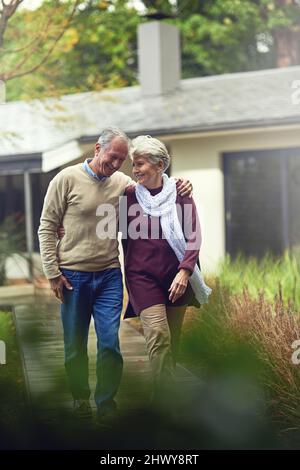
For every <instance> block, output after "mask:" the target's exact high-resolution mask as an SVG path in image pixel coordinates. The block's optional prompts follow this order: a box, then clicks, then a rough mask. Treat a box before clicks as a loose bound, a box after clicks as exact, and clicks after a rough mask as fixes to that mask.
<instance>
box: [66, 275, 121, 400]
mask: <svg viewBox="0 0 300 470" xmlns="http://www.w3.org/2000/svg"><path fill="white" fill-rule="evenodd" d="M61 272H62V273H63V275H64V276H65V277H66V278H67V279H68V281H69V282H70V284H71V285H72V287H73V290H68V289H66V288H65V287H64V289H63V295H64V303H63V304H62V306H61V317H62V323H63V329H64V344H65V367H66V372H67V376H68V380H69V385H70V389H71V393H72V395H73V398H74V399H80V398H89V397H90V387H89V380H88V376H89V370H88V354H87V342H88V333H89V325H90V321H91V315H93V317H94V323H95V330H96V334H97V367H96V373H97V386H96V390H95V402H96V404H97V406H98V407H106V406H108V407H109V406H114V405H115V403H114V400H113V398H114V396H115V394H116V393H117V390H118V387H119V384H120V380H121V375H122V369H123V359H122V355H121V352H120V346H119V335H118V333H119V326H120V316H121V311H122V304H123V283H122V273H121V270H120V269H119V268H112V269H105V270H104V271H98V272H84V271H73V270H69V269H64V268H61Z"/></svg>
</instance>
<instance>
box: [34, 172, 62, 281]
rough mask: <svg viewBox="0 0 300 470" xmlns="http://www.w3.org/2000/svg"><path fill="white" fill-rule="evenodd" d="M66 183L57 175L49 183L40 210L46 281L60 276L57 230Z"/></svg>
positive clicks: (41, 246)
mask: <svg viewBox="0 0 300 470" xmlns="http://www.w3.org/2000/svg"><path fill="white" fill-rule="evenodd" d="M67 183H68V181H67V178H66V176H65V175H64V174H62V173H59V174H58V175H56V176H55V177H54V178H53V180H52V181H51V182H50V184H49V187H48V190H47V193H46V196H45V200H44V206H43V210H42V215H41V219H40V226H39V229H38V237H39V243H40V252H41V258H42V264H43V270H44V273H45V276H46V277H47V279H53V278H55V277H57V276H59V275H60V274H61V271H60V270H59V261H58V256H57V229H58V227H59V226H60V225H61V223H62V220H63V217H64V213H65V211H66V207H67V194H68V184H67Z"/></svg>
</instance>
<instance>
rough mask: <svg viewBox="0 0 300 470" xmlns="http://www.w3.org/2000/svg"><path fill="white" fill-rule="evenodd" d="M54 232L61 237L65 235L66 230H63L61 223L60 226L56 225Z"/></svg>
mask: <svg viewBox="0 0 300 470" xmlns="http://www.w3.org/2000/svg"><path fill="white" fill-rule="evenodd" d="M56 233H57V236H58V238H59V239H61V238H63V237H64V236H65V234H66V231H65V229H64V227H63V226H62V225H61V226H60V227H58V229H57V232H56Z"/></svg>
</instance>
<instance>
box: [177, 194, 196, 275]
mask: <svg viewBox="0 0 300 470" xmlns="http://www.w3.org/2000/svg"><path fill="white" fill-rule="evenodd" d="M178 202H179V204H180V207H181V214H179V220H181V224H182V228H183V233H184V237H185V240H186V242H187V246H186V250H185V254H184V258H183V260H182V261H181V263H180V264H179V267H178V269H188V270H189V271H190V272H191V273H193V271H194V269H195V265H196V263H197V260H198V257H199V252H200V247H201V242H202V237H201V227H200V221H199V217H198V212H197V208H196V205H195V202H194V200H193V198H189V197H178ZM177 207H178V206H177Z"/></svg>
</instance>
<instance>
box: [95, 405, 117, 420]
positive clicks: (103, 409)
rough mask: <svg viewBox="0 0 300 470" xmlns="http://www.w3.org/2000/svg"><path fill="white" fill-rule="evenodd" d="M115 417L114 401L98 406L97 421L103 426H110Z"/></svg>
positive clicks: (115, 407)
mask: <svg viewBox="0 0 300 470" xmlns="http://www.w3.org/2000/svg"><path fill="white" fill-rule="evenodd" d="M116 418H117V406H116V404H115V402H112V403H110V404H109V405H108V404H106V405H102V406H98V408H97V423H98V424H100V425H104V426H112V425H113V424H114V423H115V421H116Z"/></svg>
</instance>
